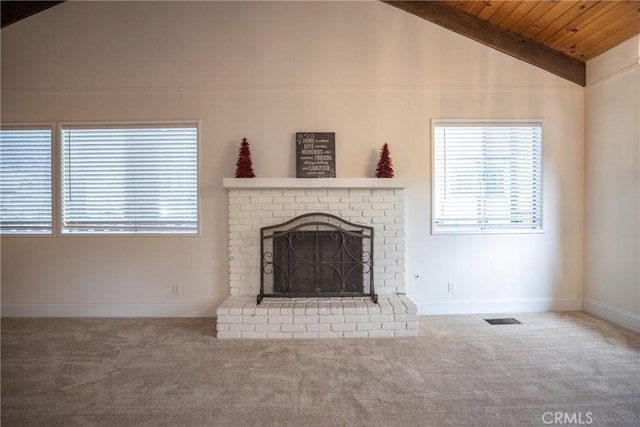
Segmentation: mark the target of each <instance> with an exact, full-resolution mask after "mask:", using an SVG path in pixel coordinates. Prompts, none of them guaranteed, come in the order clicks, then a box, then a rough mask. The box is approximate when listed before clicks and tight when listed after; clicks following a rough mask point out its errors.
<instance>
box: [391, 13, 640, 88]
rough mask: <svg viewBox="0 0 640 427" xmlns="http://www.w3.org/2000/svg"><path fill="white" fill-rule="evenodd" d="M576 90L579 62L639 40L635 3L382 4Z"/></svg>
mask: <svg viewBox="0 0 640 427" xmlns="http://www.w3.org/2000/svg"><path fill="white" fill-rule="evenodd" d="M383 1H384V2H385V3H388V4H390V5H392V6H395V7H398V8H400V9H402V10H404V11H406V12H409V13H412V14H414V15H417V16H419V17H421V18H424V19H426V20H428V21H431V22H433V23H435V24H438V25H441V26H443V27H445V28H448V29H450V30H452V31H455V32H457V33H460V34H462V35H465V36H467V37H470V38H472V39H474V40H476V41H478V42H480V43H483V44H485V45H487V46H491V47H493V48H495V49H498V50H500V51H501V52H504V53H507V54H509V55H512V56H514V57H516V58H518V59H521V60H523V61H526V62H529V63H530V64H533V65H536V66H538V67H540V68H543V69H545V70H547V71H550V72H552V73H554V74H556V75H559V76H561V77H564V78H566V79H568V80H570V81H572V82H574V83H578V84H580V85H582V86H584V85H585V84H586V73H585V69H586V67H585V62H586V61H588V60H589V59H592V58H594V57H596V56H598V55H600V54H601V53H603V52H605V51H607V50H609V49H611V48H612V47H615V46H617V45H618V44H620V43H621V42H623V41H625V40H627V39H629V38H631V37H633V36H635V35H637V34H640V1H593V0H590V1H569V0H562V1H559V0H546V1H493V0H487V1H386V0H383Z"/></svg>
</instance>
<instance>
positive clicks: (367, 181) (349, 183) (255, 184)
mask: <svg viewBox="0 0 640 427" xmlns="http://www.w3.org/2000/svg"><path fill="white" fill-rule="evenodd" d="M222 186H223V187H224V188H247V189H252V188H256V189H258V188H407V187H408V186H409V185H408V182H407V181H406V180H404V179H401V178H224V179H223V180H222Z"/></svg>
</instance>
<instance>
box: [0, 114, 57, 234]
mask: <svg viewBox="0 0 640 427" xmlns="http://www.w3.org/2000/svg"><path fill="white" fill-rule="evenodd" d="M0 129H2V130H49V132H50V135H51V139H50V147H49V155H50V161H49V173H50V182H51V191H50V194H49V196H50V198H51V228H50V229H49V231H48V232H45V233H2V232H1V231H0V238H2V239H6V238H38V239H40V238H50V237H55V236H56V235H57V224H56V209H57V206H56V190H57V181H56V146H57V144H56V137H57V135H56V125H55V122H5V123H1V124H0Z"/></svg>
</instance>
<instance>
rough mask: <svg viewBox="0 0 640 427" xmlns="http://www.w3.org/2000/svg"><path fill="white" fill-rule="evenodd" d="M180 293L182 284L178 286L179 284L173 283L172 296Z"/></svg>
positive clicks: (177, 295)
mask: <svg viewBox="0 0 640 427" xmlns="http://www.w3.org/2000/svg"><path fill="white" fill-rule="evenodd" d="M181 294H182V286H180V284H178V283H175V284H174V285H173V296H174V297H179V296H180V295H181Z"/></svg>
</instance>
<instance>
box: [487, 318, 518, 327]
mask: <svg viewBox="0 0 640 427" xmlns="http://www.w3.org/2000/svg"><path fill="white" fill-rule="evenodd" d="M484 321H485V322H487V323H488V324H490V325H520V322H518V321H517V320H516V319H514V318H513V317H508V318H504V319H484Z"/></svg>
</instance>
